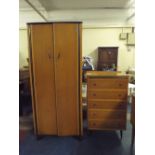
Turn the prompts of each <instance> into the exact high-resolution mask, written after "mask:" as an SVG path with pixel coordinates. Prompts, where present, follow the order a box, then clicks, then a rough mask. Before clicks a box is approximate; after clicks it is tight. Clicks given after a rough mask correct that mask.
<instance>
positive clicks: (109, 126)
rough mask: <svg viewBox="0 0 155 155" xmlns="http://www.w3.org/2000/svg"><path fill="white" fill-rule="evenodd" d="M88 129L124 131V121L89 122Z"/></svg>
mask: <svg viewBox="0 0 155 155" xmlns="http://www.w3.org/2000/svg"><path fill="white" fill-rule="evenodd" d="M88 128H89V129H95V130H96V129H98V130H116V129H117V130H123V129H126V121H121V120H112V119H111V120H108V119H107V120H89V121H88Z"/></svg>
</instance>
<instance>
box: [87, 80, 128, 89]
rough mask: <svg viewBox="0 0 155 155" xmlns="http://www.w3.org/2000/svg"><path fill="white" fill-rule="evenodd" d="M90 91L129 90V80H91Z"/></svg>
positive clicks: (89, 83) (89, 82) (89, 81)
mask: <svg viewBox="0 0 155 155" xmlns="http://www.w3.org/2000/svg"><path fill="white" fill-rule="evenodd" d="M88 88H89V89H127V88H128V78H122V79H121V78H92V79H91V78H90V79H89V80H88Z"/></svg>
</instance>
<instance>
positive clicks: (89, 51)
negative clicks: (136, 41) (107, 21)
mask: <svg viewBox="0 0 155 155" xmlns="http://www.w3.org/2000/svg"><path fill="white" fill-rule="evenodd" d="M122 30H123V32H124V33H127V32H131V31H132V30H131V28H120V27H115V28H114V27H111V28H110V27H109V28H101V27H100V28H84V29H83V49H82V50H83V55H89V56H92V57H94V65H95V66H96V62H97V58H98V52H97V48H98V47H99V46H118V47H119V51H118V70H120V71H126V70H127V69H128V68H129V67H130V68H134V65H135V62H134V56H135V52H134V50H135V49H134V47H133V46H131V47H128V46H126V40H120V39H119V35H120V33H122Z"/></svg>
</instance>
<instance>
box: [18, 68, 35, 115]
mask: <svg viewBox="0 0 155 155" xmlns="http://www.w3.org/2000/svg"><path fill="white" fill-rule="evenodd" d="M31 111H32V103H31V91H30V74H29V69H28V68H21V69H20V70H19V116H23V115H25V114H28V113H30V112H31Z"/></svg>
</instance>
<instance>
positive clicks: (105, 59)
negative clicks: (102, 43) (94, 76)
mask: <svg viewBox="0 0 155 155" xmlns="http://www.w3.org/2000/svg"><path fill="white" fill-rule="evenodd" d="M117 55H118V47H99V48H98V64H97V70H104V71H106V70H111V71H117Z"/></svg>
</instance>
